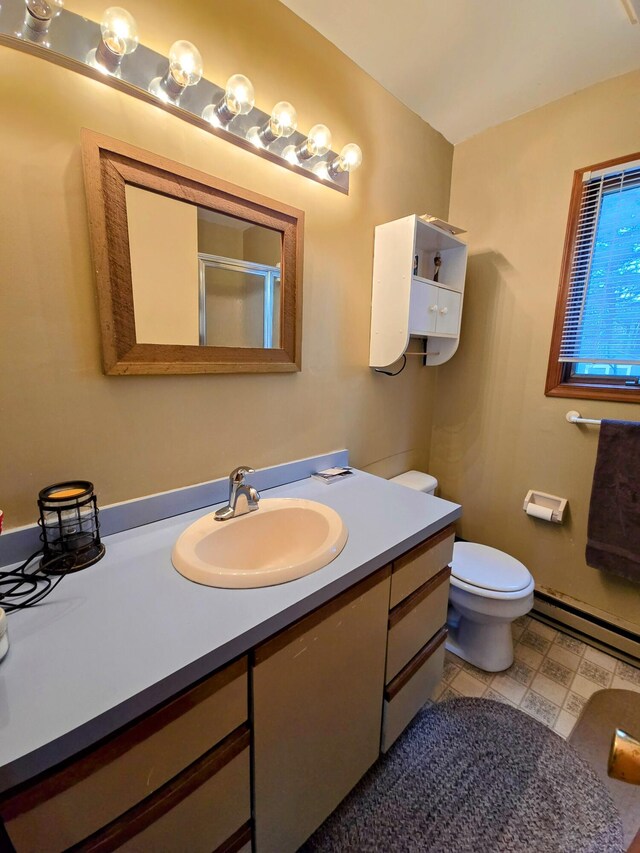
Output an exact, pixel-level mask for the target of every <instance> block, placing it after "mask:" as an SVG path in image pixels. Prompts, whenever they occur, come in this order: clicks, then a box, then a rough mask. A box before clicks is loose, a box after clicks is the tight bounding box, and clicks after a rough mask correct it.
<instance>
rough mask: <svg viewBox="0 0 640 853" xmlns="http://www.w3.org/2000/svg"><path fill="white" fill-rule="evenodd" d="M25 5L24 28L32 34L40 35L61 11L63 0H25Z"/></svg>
mask: <svg viewBox="0 0 640 853" xmlns="http://www.w3.org/2000/svg"><path fill="white" fill-rule="evenodd" d="M25 7H26V8H25V15H24V25H25V28H26V29H28V30H30V33H31V34H33V35H42V34H43V33H46V32H47V30H48V29H49V26H50V24H51V21H53V19H54V18H57V17H58V15H59V14H60V12H61V11H62V9H63V7H64V0H26V2H25Z"/></svg>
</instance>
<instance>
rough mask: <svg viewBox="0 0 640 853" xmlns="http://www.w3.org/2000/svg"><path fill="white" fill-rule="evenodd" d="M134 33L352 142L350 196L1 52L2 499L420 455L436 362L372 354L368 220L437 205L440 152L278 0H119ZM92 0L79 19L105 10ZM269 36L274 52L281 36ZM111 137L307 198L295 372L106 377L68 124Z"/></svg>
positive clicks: (400, 460)
mask: <svg viewBox="0 0 640 853" xmlns="http://www.w3.org/2000/svg"><path fill="white" fill-rule="evenodd" d="M127 8H129V9H130V10H131V12H132V14H133V15H134V16H135V17H136V18H137V19H138V22H139V25H140V31H141V36H142V40H143V42H144V43H146V44H147V45H149V46H150V47H152V48H154V49H156V50H159V51H163V52H166V51H167V50H168V48H169V46H170V45H171V43H172V42H173V41H174V39H176V38H186V39H190V40H192V41H194V42H195V43H196V44H197V45H198V46H199V48H200V50H201V52H202V54H203V57H204V64H205V74H206V76H207V77H209V78H210V79H212V80H215V81H221V82H223V81H224V80H226V78H227V76H228V75H230V74H232V73H234V72H237V71H240V70H241V71H242V72H244V73H246V74H247V75H248V76H249V77H250V78H252V80H253V81H254V83H255V86H256V91H257V101H258V105H259V106H261V107H266V108H268V107H270V106H271V105H272V104H273V103H275V102H276V101H277V100H280V99H282V98H286V99H288V100H291V101H292V102H293V103H295V104H296V106H297V108H298V113H299V119H300V125H301V127H303V128H308V127H310V126H311V125H313V124H314V123H316V122H317V121H323V122H326V123H327V124H329V125H330V126H331V129H332V131H333V135H334V139H335V143H336V145H337V146H340V145H342V144H344V143H346V142H348V141H350V140H354V141H357V142H358V143H359V144H360V145H361V147H362V149H363V151H364V158H365V159H364V165H363V167H362V168H361V170H360V171H359V172H357V173H356V174H355V175H354V177H353V184H352V193H351V195H350V196H349V197H347V196H344V195H342V194H340V193H337V192H334V191H332V190H330V189H327V188H326V187H323V186H320V185H319V184H316V183H314V182H311V181H308V180H306V179H304V178H302V177H300V176H299V175H296V174H293V173H290V172H287V171H286V170H284V169H281V168H279V167H277V166H275V165H273V164H271V163H269V162H266V161H263V160H261V159H260V158H258V157H256V156H255V155H253V154H251V153H249V152H246V151H243V150H241V149H239V148H237V147H235V146H233V145H230V144H229V143H227V142H224V141H223V140H220V139H217V138H215V137H214V136H212V135H211V134H208V133H206V132H204V131H202V130H199V129H197V128H194V127H192V126H191V125H189V124H187V123H185V122H182V121H180V120H179V119H177V118H175V117H173V116H171V115H169V114H168V113H165V112H163V111H162V110H161V109H159V108H157V107H155V106H152V105H150V104H146V103H142V102H140V101H138V100H137V99H135V98H132V97H129V96H127V95H124V94H121V93H119V92H117V91H115V90H114V89H112V88H110V87H109V86H107V85H104V84H102V83H99V82H96V81H93V80H89V79H87V78H84V77H82V76H80V75H78V74H74V73H73V72H71V71H67V70H64V69H62V68H58V67H57V66H55V65H52V64H50V63H47V62H45V61H43V60H41V59H37V58H34V57H31V56H28V55H26V54H23V53H20V52H18V51H15V50H12V49H9V48H5V47H2V48H0V111H1V115H2V122H1V123H0V152H1V157H0V187H1V188H2V191H1V192H0V271H1V275H2V286H1V300H2V305H1V310H0V358H1V364H2V368H1V371H0V405H1V407H2V415H1V417H0V468H1V470H0V506H2V508H3V509H4V510H5V513H6V527H7V528H10V527H13V526H16V525H19V524H23V523H29V522H32V521H34V520H35V518H36V502H35V501H36V496H37V492H38V490H39V489H40V488H42V487H43V486H45V485H47V484H49V483H52V482H55V481H57V480H60V479H67V478H69V477H86V478H89V479H90V480H93V482H94V483H95V485H96V488H97V492H98V495H99V500H100V503H101V504H106V503H110V502H112V501H118V500H124V499H127V498H133V497H135V496H138V495H143V494H148V493H150V492H155V491H158V490H162V489H170V488H174V487H178V486H181V485H186V484H189V483H193V482H198V481H202V480H206V479H209V478H213V477H220V476H224V475H226V474H227V473H228V472H229V471H230V470H231V469H232V468H233V467H234V466H235V465H237V464H239V463H246V464H251V465H253V466H255V467H257V466H264V465H271V464H276V463H279V462H282V461H285V460H290V459H295V458H299V457H302V456H307V455H310V454H315V453H320V452H323V451H327V450H331V449H334V448H338V447H344V446H346V447H348V448H349V449H350V450H351V452H352V461H353V463H354V464H356V465H359V466H365V467H369V468H370V469H371V470H374V471H376V472H379V473H382V474H394V473H397V472H399V471H401V470H404V469H406V468H407V467H412V466H417V467H424V466H427V465H428V450H427V448H428V440H429V439H428V437H429V434H430V426H431V424H430V417H431V410H432V404H433V392H434V384H435V374H433V373H431V372H429V371H425V370H423V369H422V368H420V366H419V365H418V364H417V363H416V362H417V361H418V360H417V359H415V360H413V361H412V363H411V364H410V365H409V366H408V367H407V369H406V370H405V371H404V373H403V374H402V375H401V376H399V377H398V378H396V379H390V378H387V377H383V376H379V375H377V374H374V373H372V372H371V371H370V370H369V368H368V367H367V362H368V350H369V318H370V293H371V269H372V250H373V228H374V225H376V224H377V223H380V222H384V221H387V220H390V219H395V218H398V217H400V216H405V215H407V214H409V213H411V212H414V211H424V210H428V211H431V212H433V213H435V214H438V215H440V216H446V215H447V212H448V199H449V182H450V169H451V159H452V147H451V145H450V144H449V143H448V142H446V140H445V139H444V138H443V137H442V136H441V135H440V134H438V133H436V132H435V131H433V130H432V129H431V128H430V127H428V126H427V125H426V124H425V123H424V122H423V121H421V120H420V119H419V118H418V117H417V116H416V115H415V114H413V113H411V112H410V111H409V110H408V109H406V108H405V107H403V106H402V105H400V104H399V103H398V102H397V101H396V100H395V99H394V98H393V97H391V96H390V95H389V94H388V93H387V92H385V91H384V90H383V89H382V88H381V87H380V86H379V85H377V84H376V83H374V81H373V80H372V79H371V78H369V77H368V76H367V75H366V74H364V73H363V72H362V71H360V70H359V69H358V68H357V67H356V66H355V65H354V64H353V63H351V62H350V61H348V60H347V59H346V58H345V56H344V55H343V54H341V53H340V52H339V51H338V50H337V49H336V48H334V47H333V46H331V45H330V44H329V43H328V42H327V41H326V40H325V39H323V38H322V37H321V36H320V35H318V34H317V33H316V32H314V31H313V30H312V29H311V28H310V27H308V26H307V25H306V24H304V23H303V22H302V21H301V20H300V19H298V18H297V17H296V16H294V15H293V14H292V13H291V12H290V11H289V10H288V9H286V8H285V7H284V6H282V5H281V4H279V3H277V2H275V0H262V2H260V3H254V2H250V0H216V2H215V3H202V2H196V0H190V2H183V3H180V2H178V0H154V2H151V0H130V2H128V4H127ZM103 9H104V3H103V2H102V0H100V2H98V0H86V2H85V3H83V6H82V14H84V15H87V16H88V17H90V18H92V19H93V20H99V19H100V16H101V14H102V12H103ZM274 45H275V46H277V49H274ZM82 127H89V128H92V129H93V130H96V131H98V132H102V133H106V134H109V135H110V136H113V137H116V138H119V139H123V140H125V141H128V142H130V143H132V144H134V145H137V146H139V147H141V148H144V149H147V150H150V151H153V152H155V153H157V154H160V155H164V156H167V157H170V158H172V159H174V160H177V161H180V162H183V163H187V164H189V165H190V166H193V167H195V168H198V169H202V170H203V171H206V172H209V173H211V174H214V175H217V176H218V177H220V178H223V179H226V180H228V181H231V182H233V183H235V184H238V185H240V186H244V187H249V188H250V189H253V190H254V191H256V192H259V193H263V194H264V195H267V196H270V197H273V198H276V199H279V200H280V201H282V202H285V203H288V204H291V205H293V206H295V207H298V208H302V209H303V210H304V211H305V213H306V231H305V256H304V318H303V324H304V331H303V353H302V355H303V370H302V372H301V373H296V374H289V375H274V376H184V377H164V376H157V377H131V376H123V377H107V376H104V375H103V374H102V372H101V367H100V348H99V335H98V319H97V312H96V300H95V296H94V284H93V277H92V271H91V261H90V256H89V238H88V231H87V213H86V206H85V199H84V187H83V180H82V168H81V160H80V128H82Z"/></svg>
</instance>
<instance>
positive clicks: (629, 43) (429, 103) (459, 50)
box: [282, 0, 640, 143]
mask: <svg viewBox="0 0 640 853" xmlns="http://www.w3.org/2000/svg"><path fill="white" fill-rule="evenodd" d="M282 2H283V3H284V4H285V5H286V6H288V7H289V8H290V9H291V10H292V11H294V12H295V13H296V14H297V15H299V16H300V17H301V18H303V19H304V20H305V21H307V22H308V23H309V24H311V26H313V27H314V28H315V29H316V30H318V31H319V32H321V33H322V34H323V35H324V36H325V37H326V38H328V39H329V41H331V42H333V43H334V44H335V45H337V47H339V48H340V50H342V51H343V52H344V53H346V54H347V56H349V57H351V59H353V60H354V61H355V62H356V63H357V64H358V65H359V66H360V67H361V68H363V69H364V70H365V71H366V72H367V73H368V74H370V75H371V76H372V77H373V78H374V79H375V80H377V81H378V82H379V83H381V84H382V85H383V86H384V87H385V88H386V89H388V90H389V91H390V92H391V93H392V94H394V95H395V96H396V97H397V98H398V99H399V100H400V101H402V102H403V103H405V104H406V105H407V106H408V107H410V108H411V109H412V110H414V111H415V112H416V113H418V115H420V116H421V117H422V118H424V119H425V121H427V122H429V124H430V125H431V126H432V127H434V128H436V130H439V131H440V132H441V133H442V134H444V136H445V137H446V138H447V139H448V140H449V141H450V142H453V143H457V142H461V141H462V140H464V139H468V138H469V137H470V136H473V135H475V134H476V133H479V132H480V131H482V130H485V129H486V128H487V127H492V126H493V125H496V124H500V123H501V122H503V121H506V120H507V119H510V118H513V117H514V116H517V115H520V114H522V113H524V112H527V111H528V110H532V109H534V108H536V107H539V106H542V105H543V104H547V103H549V102H550V101H554V100H556V99H557V98H561V97H562V96H563V95H568V94H570V93H572V92H576V91H578V90H579V89H584V88H585V87H586V86H590V85H592V84H593V83H598V82H600V81H601V80H606V79H608V78H610V77H616V76H617V75H619V74H624V73H625V72H627V71H632V70H634V69H637V68H640V24H635V25H632V24H631V23H630V20H629V17H628V15H627V13H626V12H625V9H624V6H623V3H622V2H621V0H322V2H318V0H282ZM639 94H640V93H639ZM639 108H640V105H639Z"/></svg>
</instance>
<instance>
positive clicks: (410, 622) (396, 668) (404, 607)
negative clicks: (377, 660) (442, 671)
mask: <svg viewBox="0 0 640 853" xmlns="http://www.w3.org/2000/svg"><path fill="white" fill-rule="evenodd" d="M450 574H451V569H450V568H449V567H448V566H447V567H446V568H444V569H442V570H441V571H439V572H438V574H437V575H435V576H434V577H432V578H431V580H429V581H427V583H425V584H423V585H422V586H421V587H420V588H419V589H417V590H416V591H415V592H414V593H413V595H410V596H409V598H406V599H405V600H404V601H403V602H402V603H401V604H399V605H398V606H397V607H395V608H394V609H393V610H392V611H391V613H390V614H389V638H388V645H387V671H386V678H385V682H386V683H387V684H388V683H389V681H391V679H392V678H393V677H394V676H396V675H397V674H398V673H399V672H400V670H401V669H402V667H403V666H405V664H407V663H408V662H409V661H410V660H411V658H412V657H413V656H414V655H416V654H417V653H418V652H419V651H420V649H421V648H422V647H423V646H424V645H425V643H426V642H427V641H428V640H429V639H430V638H431V637H433V635H434V634H435V633H436V631H438V630H439V629H440V628H442V626H443V625H444V624H445V622H446V621H447V607H448V601H449V575H450Z"/></svg>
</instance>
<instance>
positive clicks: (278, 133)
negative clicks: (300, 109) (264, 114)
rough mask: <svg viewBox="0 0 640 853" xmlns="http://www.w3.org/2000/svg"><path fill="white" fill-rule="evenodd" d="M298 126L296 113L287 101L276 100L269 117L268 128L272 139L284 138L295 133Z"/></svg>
mask: <svg viewBox="0 0 640 853" xmlns="http://www.w3.org/2000/svg"><path fill="white" fill-rule="evenodd" d="M297 126H298V114H297V112H296V110H295V107H293V106H292V105H291V104H290V103H289V102H288V101H278V103H277V104H276V105H275V107H274V108H273V109H272V110H271V118H270V119H269V130H270V131H271V133H272V134H273V136H274V139H280V137H284V138H285V139H286V138H287V137H289V136H291V134H292V133H295V130H296V127H297Z"/></svg>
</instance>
